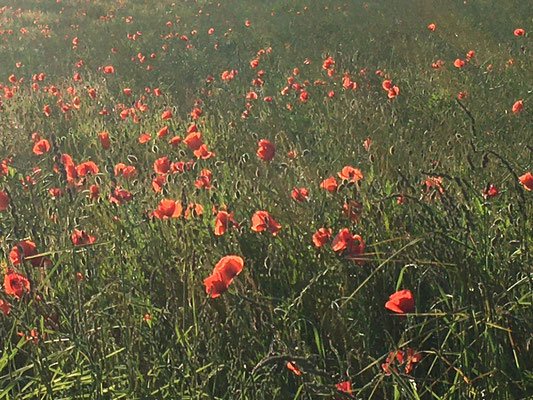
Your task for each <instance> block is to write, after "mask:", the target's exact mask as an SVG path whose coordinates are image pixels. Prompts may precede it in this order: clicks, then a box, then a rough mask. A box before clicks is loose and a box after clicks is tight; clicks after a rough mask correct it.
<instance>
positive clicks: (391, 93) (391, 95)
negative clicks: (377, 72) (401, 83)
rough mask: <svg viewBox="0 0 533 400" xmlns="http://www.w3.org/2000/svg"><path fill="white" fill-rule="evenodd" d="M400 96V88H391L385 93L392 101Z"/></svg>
mask: <svg viewBox="0 0 533 400" xmlns="http://www.w3.org/2000/svg"><path fill="white" fill-rule="evenodd" d="M399 94H400V88H399V87H398V86H393V87H392V89H391V90H389V92H388V93H387V97H388V98H389V99H394V98H395V97H396V96H398V95H399Z"/></svg>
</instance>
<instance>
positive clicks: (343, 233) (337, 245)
mask: <svg viewBox="0 0 533 400" xmlns="http://www.w3.org/2000/svg"><path fill="white" fill-rule="evenodd" d="M331 248H332V249H333V251H334V252H346V255H347V256H349V257H353V256H357V255H361V254H363V252H364V250H365V242H364V241H363V239H362V238H361V236H359V235H352V234H351V233H350V230H349V229H348V228H344V229H341V230H340V231H339V233H338V234H337V236H335V238H334V239H333V242H332V243H331Z"/></svg>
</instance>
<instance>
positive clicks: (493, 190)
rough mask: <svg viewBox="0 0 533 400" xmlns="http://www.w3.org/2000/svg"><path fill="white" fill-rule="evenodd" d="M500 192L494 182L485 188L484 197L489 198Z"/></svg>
mask: <svg viewBox="0 0 533 400" xmlns="http://www.w3.org/2000/svg"><path fill="white" fill-rule="evenodd" d="M499 194H500V191H499V190H498V188H497V187H496V186H494V185H493V184H492V183H491V184H490V185H487V187H486V188H485V190H483V197H484V198H485V199H488V198H490V197H494V196H497V195H499Z"/></svg>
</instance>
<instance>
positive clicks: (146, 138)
mask: <svg viewBox="0 0 533 400" xmlns="http://www.w3.org/2000/svg"><path fill="white" fill-rule="evenodd" d="M151 138H152V137H151V136H150V135H148V134H146V133H143V134H142V135H141V136H139V143H140V144H145V143H146V142H148V141H149V140H150V139H151Z"/></svg>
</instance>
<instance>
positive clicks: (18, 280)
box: [4, 272, 30, 299]
mask: <svg viewBox="0 0 533 400" xmlns="http://www.w3.org/2000/svg"><path fill="white" fill-rule="evenodd" d="M4 290H5V292H6V294H8V295H12V296H15V297H16V298H17V299H20V298H21V297H22V295H23V294H24V292H29V291H30V281H29V280H28V278H26V277H25V276H24V275H22V274H18V273H16V272H8V273H7V274H6V275H5V276H4Z"/></svg>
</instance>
